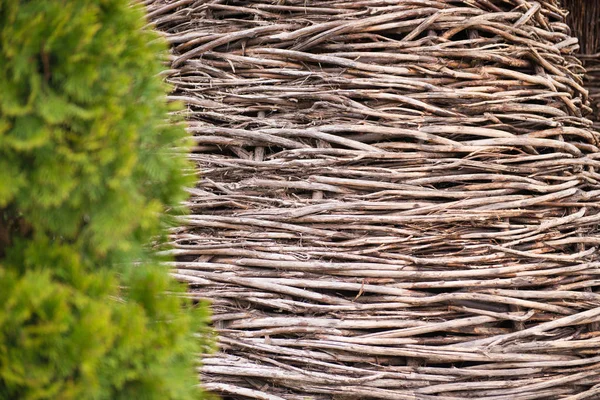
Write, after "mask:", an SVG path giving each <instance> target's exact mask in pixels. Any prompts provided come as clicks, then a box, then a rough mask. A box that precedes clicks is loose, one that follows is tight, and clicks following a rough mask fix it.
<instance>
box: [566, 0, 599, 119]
mask: <svg viewBox="0 0 600 400" xmlns="http://www.w3.org/2000/svg"><path fill="white" fill-rule="evenodd" d="M564 7H565V8H566V9H567V10H568V11H569V14H568V16H567V23H568V24H569V26H570V27H571V28H572V29H573V34H574V36H576V37H577V38H578V39H579V45H580V48H579V54H578V57H579V58H580V59H581V61H582V63H583V66H584V67H585V69H586V74H585V75H584V84H585V87H586V89H588V90H589V92H590V95H589V97H590V102H591V105H592V108H593V110H594V111H593V113H592V114H591V115H590V116H589V118H591V119H592V120H593V121H594V127H595V128H596V129H600V1H598V0H564Z"/></svg>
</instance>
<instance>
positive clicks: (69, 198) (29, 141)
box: [0, 0, 210, 400]
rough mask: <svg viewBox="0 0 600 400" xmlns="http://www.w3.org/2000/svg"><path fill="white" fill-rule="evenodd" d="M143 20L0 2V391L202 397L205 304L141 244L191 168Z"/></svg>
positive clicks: (51, 0) (172, 210) (18, 0)
mask: <svg viewBox="0 0 600 400" xmlns="http://www.w3.org/2000/svg"><path fill="white" fill-rule="evenodd" d="M145 24H146V22H145V20H144V12H143V9H142V8H141V7H140V6H132V5H131V4H130V3H129V2H128V1H126V0H36V1H31V0H0V285H1V286H0V399H17V398H18V399H32V400H33V399H36V400H38V399H40V400H41V399H107V400H108V399H188V398H201V397H202V394H201V393H200V391H199V389H198V388H197V387H196V386H197V377H196V372H195V358H196V357H197V353H198V352H200V351H204V348H205V346H207V343H209V340H208V338H209V336H210V333H209V331H208V328H207V322H208V319H209V316H208V311H207V307H206V305H199V306H193V305H192V304H190V302H189V301H187V300H185V296H184V293H182V290H183V289H182V288H181V287H180V286H179V285H178V284H176V283H175V282H173V281H172V280H171V279H170V278H169V277H168V274H167V272H166V270H165V267H163V266H162V265H161V263H160V262H159V261H161V260H159V259H158V258H157V256H156V255H155V252H154V250H153V249H152V248H151V247H150V244H153V245H154V247H156V245H157V244H161V243H164V232H165V227H167V226H168V222H169V220H170V218H172V216H173V215H175V214H177V213H180V212H182V211H183V210H181V209H180V207H179V206H178V205H179V204H180V202H181V201H182V200H183V199H185V191H184V189H183V188H184V187H185V186H189V185H192V184H193V177H192V176H190V175H186V174H185V173H184V171H185V170H186V169H188V168H189V167H190V166H189V164H188V163H187V161H186V157H185V154H183V153H182V152H180V151H179V152H178V151H175V150H174V149H175V148H178V149H185V148H186V147H187V145H188V143H187V142H186V140H185V137H186V134H185V131H184V129H183V126H182V125H181V124H179V123H177V121H173V119H172V118H171V117H170V116H169V115H170V112H171V111H173V106H172V105H168V104H167V103H166V96H165V95H166V93H168V91H169V87H168V86H167V85H166V84H165V83H164V82H163V81H162V79H161V78H160V77H159V73H160V72H161V71H162V70H163V69H164V67H163V65H162V64H161V60H163V59H164V58H165V57H166V55H167V53H166V49H167V46H166V44H165V41H164V40H163V39H162V38H161V37H160V36H159V35H158V34H157V33H155V32H153V31H151V30H149V29H144V25H145ZM197 332H200V333H201V335H199V336H200V337H201V338H202V339H200V340H199V339H197V338H195V337H194V333H197Z"/></svg>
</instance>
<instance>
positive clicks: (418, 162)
mask: <svg viewBox="0 0 600 400" xmlns="http://www.w3.org/2000/svg"><path fill="white" fill-rule="evenodd" d="M146 4H147V6H148V8H149V15H150V18H151V20H152V21H153V23H154V24H155V25H156V27H157V28H158V29H160V30H162V31H164V32H165V33H166V35H167V37H168V39H169V41H170V43H172V46H173V59H172V67H171V69H170V70H168V71H167V72H166V75H167V79H168V81H169V82H171V83H172V84H174V85H175V86H176V92H175V93H174V95H173V96H172V97H173V99H177V100H182V101H184V102H186V103H187V105H188V107H189V131H190V133H191V134H193V139H194V140H195V142H196V147H195V150H194V154H193V156H192V157H193V159H194V160H195V161H196V163H197V165H198V169H199V174H200V176H201V179H200V181H199V183H198V186H197V187H196V188H195V189H193V190H192V193H193V197H192V199H191V200H190V203H189V206H190V208H191V210H192V214H191V215H190V216H189V217H188V218H187V221H186V225H185V226H184V227H182V228H180V229H178V230H177V231H175V232H174V233H173V236H172V238H173V242H174V244H175V246H176V250H175V252H176V254H177V256H178V261H177V262H175V263H174V271H173V273H174V275H175V276H176V277H177V278H179V279H181V280H183V281H186V282H189V284H190V296H192V297H195V298H209V299H210V300H211V301H212V303H213V309H214V321H215V326H216V327H217V328H218V331H219V334H220V348H221V351H220V352H219V353H218V354H216V355H212V356H207V357H205V358H204V360H203V363H204V365H203V367H202V369H201V374H202V379H203V382H204V385H205V386H206V387H207V388H208V389H211V390H215V391H217V392H220V393H223V394H225V395H226V396H229V397H230V398H236V399H243V398H254V399H268V400H275V399H278V400H280V399H291V400H300V399H434V398H435V399H446V400H451V399H452V400H457V399H466V398H485V399H492V400H493V399H497V400H504V399H507V398H510V399H518V400H525V399H559V398H560V399H570V400H575V399H584V398H587V399H592V398H598V396H600V330H599V329H598V322H599V321H600V294H598V293H596V289H597V288H598V287H599V286H600V277H599V276H598V275H600V262H599V261H600V260H599V256H598V252H597V250H596V249H597V247H598V245H599V244H600V235H599V234H598V229H597V224H598V222H599V221H600V213H598V201H599V197H600V184H599V179H600V174H599V173H598V172H596V169H598V168H600V160H599V158H600V154H598V147H597V146H598V139H599V133H598V132H596V131H594V130H591V129H590V126H591V122H590V121H589V120H587V119H585V118H584V117H582V111H586V110H587V106H586V102H587V100H586V97H585V90H584V89H583V88H582V86H581V85H582V82H581V80H580V78H579V75H578V74H580V73H581V64H580V63H579V62H578V61H577V59H576V58H575V57H574V56H573V54H574V51H575V50H576V49H577V41H576V39H573V38H572V37H570V36H569V34H568V32H569V28H568V27H567V26H566V25H565V23H564V16H565V15H566V13H564V12H563V11H562V10H561V9H560V8H559V5H558V3H557V1H555V0H538V1H527V0H456V1H454V0H453V1H450V0H361V1H349V0H329V1H325V0H286V1H275V0H272V1H270V0H257V1H233V0H232V1H222V0H213V1H209V0H206V1H202V0H179V1H175V2H167V1H164V0H154V1H152V0H149V1H147V2H146Z"/></svg>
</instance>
